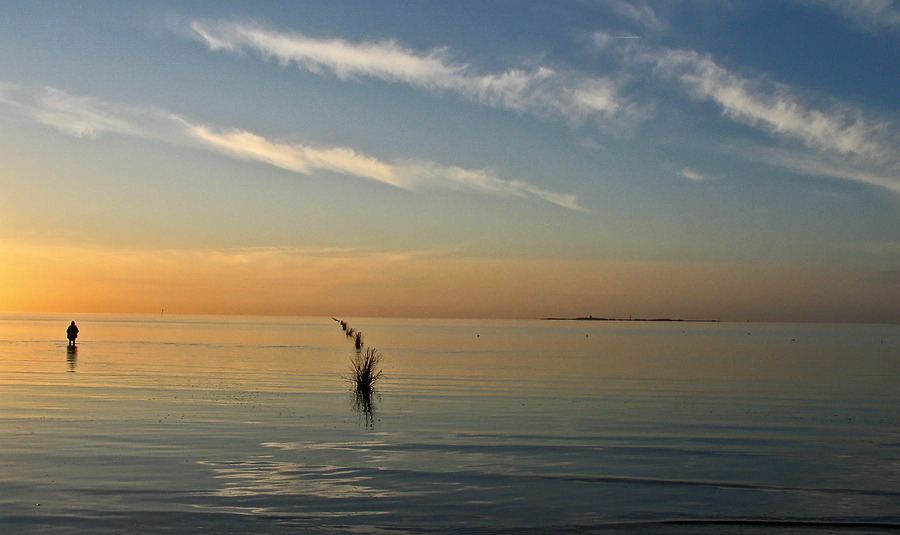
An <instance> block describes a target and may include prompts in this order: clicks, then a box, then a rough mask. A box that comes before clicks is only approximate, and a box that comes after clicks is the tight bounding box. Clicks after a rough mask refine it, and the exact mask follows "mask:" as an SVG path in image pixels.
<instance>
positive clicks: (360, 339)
mask: <svg viewBox="0 0 900 535" xmlns="http://www.w3.org/2000/svg"><path fill="white" fill-rule="evenodd" d="M353 341H354V343H355V344H356V349H362V347H363V334H362V333H361V332H359V331H356V335H354V337H353Z"/></svg>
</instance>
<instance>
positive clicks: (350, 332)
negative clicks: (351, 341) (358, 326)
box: [347, 327, 356, 338]
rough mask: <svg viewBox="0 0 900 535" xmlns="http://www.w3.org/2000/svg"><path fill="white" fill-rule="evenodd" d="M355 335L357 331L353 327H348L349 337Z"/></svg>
mask: <svg viewBox="0 0 900 535" xmlns="http://www.w3.org/2000/svg"><path fill="white" fill-rule="evenodd" d="M354 336H356V331H355V330H354V329H353V327H350V328H349V329H347V338H353V337H354Z"/></svg>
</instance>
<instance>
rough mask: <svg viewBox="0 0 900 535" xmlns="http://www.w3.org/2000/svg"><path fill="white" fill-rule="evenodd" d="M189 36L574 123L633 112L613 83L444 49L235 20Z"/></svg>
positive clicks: (197, 24)
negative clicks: (490, 62)
mask: <svg viewBox="0 0 900 535" xmlns="http://www.w3.org/2000/svg"><path fill="white" fill-rule="evenodd" d="M190 28H191V30H192V31H193V32H194V35H195V36H196V37H197V38H199V39H200V40H202V41H203V42H204V43H206V45H207V46H208V47H209V48H210V50H214V51H226V52H232V53H242V52H246V51H252V52H256V53H258V54H260V55H261V56H263V57H264V58H267V59H268V58H274V59H276V60H277V61H279V62H280V63H281V64H283V65H295V66H297V67H298V68H300V69H303V70H306V71H309V72H313V73H319V74H330V75H333V76H336V77H338V78H340V79H356V78H374V79H378V80H382V81H385V82H394V83H402V84H406V85H410V86H414V87H418V88H422V89H426V90H431V91H438V92H442V91H449V92H454V93H456V94H458V95H460V96H462V97H463V98H465V99H467V100H469V101H472V102H476V103H479V104H483V105H487V106H491V107H494V108H500V109H505V110H510V111H516V112H520V113H530V114H535V115H539V116H552V117H563V118H565V119H566V120H569V121H572V122H575V123H581V122H584V121H586V120H595V121H598V122H601V123H602V122H604V121H608V120H612V119H616V120H623V118H627V117H629V116H633V115H634V112H635V110H634V109H633V106H632V105H631V104H630V103H628V102H627V101H626V100H625V99H623V98H622V97H621V96H620V95H619V93H618V82H617V81H616V80H613V79H610V78H605V77H596V76H587V75H583V74H578V73H568V74H564V73H561V72H558V71H556V70H554V69H551V68H549V67H543V66H541V67H535V68H531V69H522V68H513V69H508V70H506V71H503V72H493V73H492V72H480V71H478V70H477V69H476V68H475V67H473V66H472V65H470V64H467V63H462V62H457V61H454V60H453V59H452V57H451V55H450V53H449V51H448V50H447V49H446V48H436V49H432V50H429V51H426V52H421V51H416V50H412V49H409V48H406V47H403V46H401V45H400V44H398V43H397V42H395V41H393V40H382V41H376V42H351V41H347V40H344V39H316V38H312V37H308V36H306V35H303V34H300V33H283V32H277V31H273V30H268V29H264V28H261V27H258V26H254V25H250V24H242V23H236V22H206V21H194V22H192V23H191V24H190Z"/></svg>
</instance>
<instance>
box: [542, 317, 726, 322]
mask: <svg viewBox="0 0 900 535" xmlns="http://www.w3.org/2000/svg"><path fill="white" fill-rule="evenodd" d="M541 319H542V320H545V321H670V322H686V323H687V322H689V323H719V319H718V318H717V319H714V320H689V319H678V318H595V317H594V316H582V317H578V318H541Z"/></svg>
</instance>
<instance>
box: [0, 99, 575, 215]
mask: <svg viewBox="0 0 900 535" xmlns="http://www.w3.org/2000/svg"><path fill="white" fill-rule="evenodd" d="M0 103H3V104H6V105H8V106H12V107H14V108H16V109H18V110H20V111H22V112H24V113H26V114H27V115H30V116H32V117H33V118H34V119H35V120H36V121H38V122H40V123H43V124H46V125H49V126H52V127H54V128H56V129H58V130H59V131H60V132H63V133H65V134H67V135H71V136H76V137H89V138H95V137H98V136H100V135H102V134H105V133H110V134H120V135H128V136H133V137H141V138H147V139H155V140H161V141H166V142H169V143H176V144H180V145H189V146H199V147H202V148H205V149H208V150H214V151H216V152H219V153H221V154H224V155H226V156H228V157H231V158H235V159H240V160H245V161H255V162H261V163H265V164H268V165H272V166H275V167H278V168H281V169H285V170H287V171H291V172H294V173H298V174H302V175H311V174H314V173H317V172H323V171H324V172H333V173H339V174H343V175H348V176H353V177H358V178H364V179H368V180H373V181H376V182H381V183H384V184H388V185H391V186H394V187H398V188H403V189H414V188H416V187H420V186H430V187H435V188H445V189H446V188H450V189H459V190H469V191H478V192H482V193H487V194H491V195H498V196H515V197H522V198H529V197H535V198H538V199H541V200H544V201H547V202H551V203H553V204H556V205H558V206H562V207H564V208H567V209H571V210H579V211H584V208H582V207H581V206H579V205H578V203H577V202H576V199H575V197H574V196H573V195H568V194H560V193H554V192H550V191H546V190H544V189H541V188H538V187H536V186H533V185H531V184H528V183H526V182H522V181H517V180H506V179H501V178H498V177H497V176H496V175H495V174H494V173H492V172H490V171H487V170H472V169H464V168H461V167H456V166H444V165H440V164H437V163H433V162H411V163H404V162H400V163H388V162H384V161H381V160H379V159H377V158H375V157H372V156H367V155H365V154H361V153H359V152H357V151H355V150H353V149H351V148H347V147H324V148H323V147H311V146H307V145H303V144H297V143H284V142H280V141H273V140H270V139H267V138H265V137H263V136H261V135H258V134H255V133H252V132H247V131H245V130H240V129H215V128H213V127H211V126H208V125H203V124H196V123H193V122H191V121H189V120H187V119H184V118H182V117H180V116H178V115H175V114H171V113H168V112H165V111H163V110H159V109H152V108H135V107H123V106H118V105H115V104H111V103H108V102H104V101H101V100H98V99H94V98H88V97H77V96H72V95H69V94H67V93H66V92H64V91H60V90H58V89H54V88H43V89H41V90H39V91H35V90H29V89H27V88H21V87H18V86H12V85H4V86H0Z"/></svg>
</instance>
